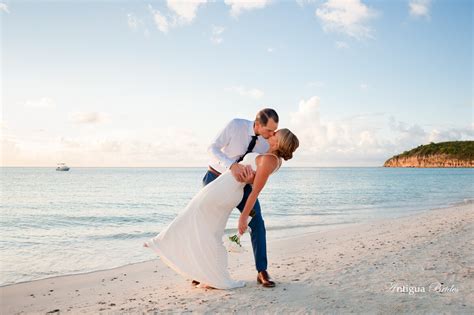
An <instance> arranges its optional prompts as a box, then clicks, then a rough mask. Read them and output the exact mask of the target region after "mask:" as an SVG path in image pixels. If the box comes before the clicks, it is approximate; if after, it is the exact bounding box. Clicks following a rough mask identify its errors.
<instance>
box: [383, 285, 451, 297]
mask: <svg viewBox="0 0 474 315" xmlns="http://www.w3.org/2000/svg"><path fill="white" fill-rule="evenodd" d="M389 290H390V292H394V293H408V294H409V295H414V294H415V293H426V292H437V293H457V292H459V289H458V288H456V287H455V286H454V285H451V286H447V285H444V283H440V282H433V283H431V284H430V285H429V286H427V287H426V286H412V285H406V284H400V283H394V282H392V283H390V289H389Z"/></svg>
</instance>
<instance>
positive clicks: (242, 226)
mask: <svg viewBox="0 0 474 315" xmlns="http://www.w3.org/2000/svg"><path fill="white" fill-rule="evenodd" d="M256 164H257V172H256V173H255V179H254V181H253V186H252V192H251V193H250V195H249V197H248V198H247V202H246V203H245V206H244V210H243V211H242V213H241V214H240V218H239V233H240V234H244V232H245V230H246V229H247V220H248V217H249V214H250V211H252V209H253V207H254V206H255V202H256V201H257V198H258V195H259V194H260V192H261V191H262V189H263V187H264V186H265V184H266V182H267V180H268V177H269V176H270V175H271V174H272V172H273V171H274V170H275V169H276V168H277V167H278V160H277V158H276V157H275V156H274V155H260V156H258V157H257V158H256Z"/></svg>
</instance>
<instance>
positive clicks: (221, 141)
mask: <svg viewBox="0 0 474 315" xmlns="http://www.w3.org/2000/svg"><path fill="white" fill-rule="evenodd" d="M235 124H236V120H235V119H233V120H231V121H230V122H229V123H228V124H227V125H226V126H225V127H224V129H223V130H221V132H220V133H219V134H218V135H217V137H216V138H215V139H214V141H213V142H212V143H211V145H209V147H208V148H207V152H208V153H209V155H210V156H211V159H212V161H213V162H214V163H217V164H219V165H221V166H223V167H225V168H226V169H230V170H231V171H232V175H233V176H234V177H235V179H236V180H238V181H239V182H246V183H252V182H253V178H254V175H255V173H254V172H253V171H252V168H251V167H250V166H248V167H246V166H243V165H241V164H238V163H236V162H237V161H236V160H234V159H231V158H229V157H228V156H227V155H225V154H224V152H222V150H221V149H222V148H223V147H225V146H227V145H228V144H229V143H230V141H231V140H232V135H233V134H235V133H236V132H240V131H239V130H237V128H236V125H235Z"/></svg>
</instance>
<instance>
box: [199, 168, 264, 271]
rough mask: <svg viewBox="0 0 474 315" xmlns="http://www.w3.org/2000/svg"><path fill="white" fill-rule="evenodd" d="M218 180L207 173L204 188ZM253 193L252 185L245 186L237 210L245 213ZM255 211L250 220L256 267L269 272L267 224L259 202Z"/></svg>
mask: <svg viewBox="0 0 474 315" xmlns="http://www.w3.org/2000/svg"><path fill="white" fill-rule="evenodd" d="M216 178H217V176H216V175H214V174H213V173H211V172H209V171H208V172H207V173H206V175H204V178H203V179H202V182H203V186H206V185H207V184H209V183H210V182H212V181H213V180H215V179H216ZM251 192H252V186H251V185H248V184H247V185H245V187H244V197H243V198H242V201H241V202H240V203H239V205H238V206H237V209H239V210H240V212H242V211H244V207H245V203H246V202H247V198H248V197H249V195H250V193H251ZM253 210H254V211H255V216H254V217H253V218H252V220H250V222H249V227H250V228H251V232H250V238H251V239H252V248H253V256H254V258H255V267H256V269H257V271H258V272H260V271H264V270H267V240H266V230H265V222H264V221H263V217H262V212H261V209H260V203H259V202H258V199H257V201H256V202H255V206H254V208H253Z"/></svg>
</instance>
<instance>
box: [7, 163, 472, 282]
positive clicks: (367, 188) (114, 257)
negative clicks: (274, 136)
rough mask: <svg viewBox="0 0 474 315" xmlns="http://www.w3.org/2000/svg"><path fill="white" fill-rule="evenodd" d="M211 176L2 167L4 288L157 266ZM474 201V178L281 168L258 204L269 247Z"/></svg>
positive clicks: (440, 171) (439, 171)
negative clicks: (164, 240)
mask: <svg viewBox="0 0 474 315" xmlns="http://www.w3.org/2000/svg"><path fill="white" fill-rule="evenodd" d="M205 171H206V169H205V168H72V169H71V170H70V171H69V172H57V171H55V168H21V167H18V168H16V167H4V168H1V200H2V202H1V209H0V211H1V221H0V225H1V229H0V231H1V239H0V255H1V258H0V259H1V273H0V275H1V276H0V285H7V284H12V283H18V282H24V281H30V280H36V279H42V278H48V277H52V276H58V275H65V274H76V273H84V272H90V271H95V270H103V269H110V268H114V267H118V266H122V265H127V264H131V263H136V262H141V261H147V260H152V259H156V256H155V255H154V253H153V252H152V251H150V250H147V249H144V248H143V247H142V244H143V242H144V241H145V240H147V239H148V238H150V237H153V236H155V235H156V234H158V233H159V232H160V230H162V229H163V228H164V227H166V225H167V224H168V223H169V222H171V221H172V220H173V218H174V217H175V216H176V215H177V214H178V213H179V212H180V211H182V210H183V209H184V207H185V206H186V204H187V203H188V202H189V201H190V200H191V198H192V197H193V196H194V194H196V192H197V191H198V190H199V189H200V188H201V185H202V184H201V183H202V182H201V180H202V177H203V176H204V173H205ZM473 199H474V169H469V168H427V169H421V168H383V167H362V168H358V167H335V168H282V169H280V170H279V171H278V172H277V173H276V174H274V175H273V176H272V177H271V178H270V179H269V181H268V183H267V186H266V187H265V188H264V190H263V191H262V193H261V195H260V198H259V200H260V203H261V205H262V213H263V217H264V220H265V225H266V229H267V241H269V242H271V241H272V240H277V239H280V238H286V237H291V236H294V235H300V234H304V233H309V232H314V231H320V230H323V229H331V228H337V227H339V226H341V225H344V224H349V223H357V222H368V221H370V220H373V219H379V218H384V217H387V218H388V217H399V216H404V215H409V214H411V213H415V212H423V211H429V210H430V209H433V208H439V207H445V206H451V205H455V204H459V203H471V202H472V200H473ZM238 215H239V212H238V210H237V209H235V210H234V211H233V212H232V215H231V218H230V220H229V222H228V224H227V228H226V233H228V234H232V233H234V232H235V231H236V227H237V219H238ZM244 246H247V247H248V248H251V244H250V240H249V236H248V235H246V236H244Z"/></svg>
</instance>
